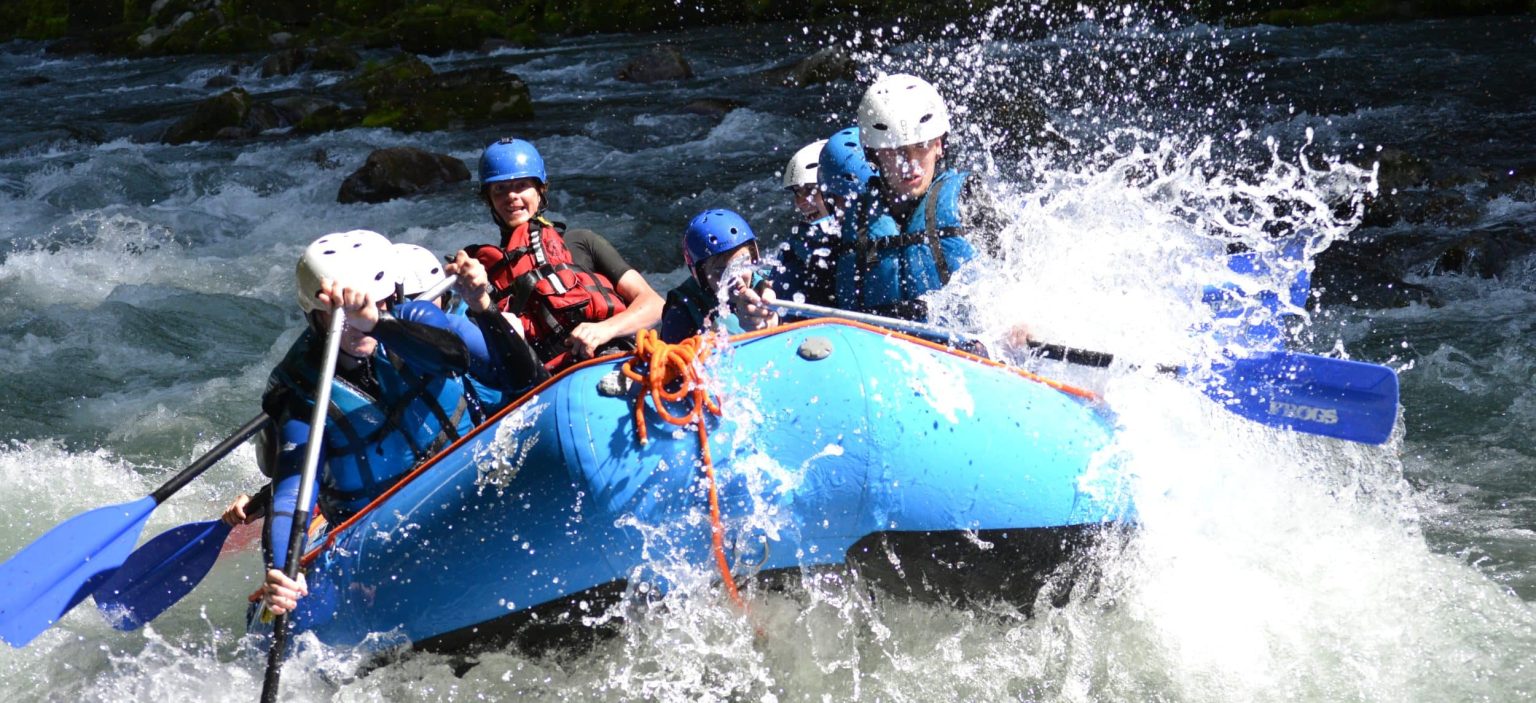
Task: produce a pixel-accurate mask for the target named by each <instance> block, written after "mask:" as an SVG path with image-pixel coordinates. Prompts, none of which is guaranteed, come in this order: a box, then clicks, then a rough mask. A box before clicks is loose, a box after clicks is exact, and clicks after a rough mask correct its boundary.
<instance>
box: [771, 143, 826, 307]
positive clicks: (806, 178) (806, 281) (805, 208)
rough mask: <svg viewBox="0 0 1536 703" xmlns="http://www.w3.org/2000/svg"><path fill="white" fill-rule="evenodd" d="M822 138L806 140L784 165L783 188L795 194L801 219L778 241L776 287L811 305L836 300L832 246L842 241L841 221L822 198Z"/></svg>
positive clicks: (796, 207) (791, 297) (786, 296)
mask: <svg viewBox="0 0 1536 703" xmlns="http://www.w3.org/2000/svg"><path fill="white" fill-rule="evenodd" d="M826 143H827V140H825V139H820V140H817V141H814V142H811V143H810V144H807V145H805V146H804V147H802V148H801V149H800V150H799V151H797V152H795V155H794V156H793V157H791V158H790V160H789V164H788V165H786V166H785V167H784V174H783V183H784V189H785V190H788V191H789V192H790V194H791V196H792V197H793V198H794V206H795V212H796V214H797V215H799V218H798V219H799V221H798V222H796V223H795V224H794V226H793V227H791V228H790V230H789V234H788V236H787V237H785V239H784V242H783V243H782V244H780V245H779V250H778V259H779V262H778V266H777V267H776V269H775V272H774V276H773V290H774V292H775V293H777V294H778V295H779V297H782V298H788V299H791V300H794V301H796V302H801V303H810V304H812V305H827V306H831V305H833V304H834V300H833V295H834V293H835V291H836V289H837V284H836V282H835V281H834V279H833V275H834V273H835V267H834V265H833V262H832V260H831V251H832V250H831V247H832V246H833V245H835V244H836V242H837V220H836V219H834V218H832V217H830V216H829V213H828V211H827V205H826V201H825V200H823V198H822V193H821V186H820V184H819V183H818V174H819V173H820V170H821V168H820V167H821V154H822V147H823V146H824V145H826Z"/></svg>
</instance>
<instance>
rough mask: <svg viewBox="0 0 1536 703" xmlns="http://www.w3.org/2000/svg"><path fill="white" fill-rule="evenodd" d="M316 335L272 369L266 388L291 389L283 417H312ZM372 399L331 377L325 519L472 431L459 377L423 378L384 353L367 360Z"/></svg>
mask: <svg viewBox="0 0 1536 703" xmlns="http://www.w3.org/2000/svg"><path fill="white" fill-rule="evenodd" d="M314 339H315V335H314V334H313V332H312V331H308V330H306V331H305V333H304V334H303V335H302V336H301V337H299V339H298V341H296V342H294V345H293V347H292V348H290V349H289V350H288V354H287V355H286V356H284V357H283V360H282V362H281V363H279V364H278V365H277V368H276V369H274V370H273V371H272V377H271V379H270V380H269V381H268V387H269V388H273V389H275V388H276V387H278V386H281V387H284V388H286V389H287V390H288V391H290V395H289V405H288V409H287V412H289V413H297V412H302V413H303V415H302V416H301V417H303V418H304V419H305V420H306V421H307V420H308V417H309V414H310V413H311V412H313V408H314V402H315V401H314V395H313V393H312V391H311V389H313V388H314V387H315V384H316V383H317V382H318V380H319V373H318V372H317V371H316V369H315V368H314V365H313V364H312V363H311V362H310V361H309V359H310V358H311V352H310V345H311V344H313V343H314ZM369 361H370V362H371V366H372V374H373V380H374V381H375V382H376V383H377V384H378V393H379V396H380V397H378V398H374V397H372V396H371V395H370V394H369V393H368V392H367V391H364V390H362V389H359V388H358V387H357V386H355V385H353V384H352V383H349V382H348V381H346V380H345V379H343V378H341V377H340V376H337V377H336V379H335V381H333V382H332V384H331V407H330V409H329V410H328V411H327V412H326V422H325V438H324V442H325V470H324V471H321V472H320V476H319V484H318V485H319V491H318V492H319V497H320V509H321V511H322V512H323V513H324V514H325V515H326V516H327V517H328V518H333V519H334V518H336V517H338V516H345V515H349V514H351V513H353V512H356V511H357V510H358V509H360V508H362V507H363V506H365V505H367V504H368V503H369V501H371V500H373V499H374V498H375V497H377V496H378V495H379V494H380V493H383V492H384V491H385V490H386V489H388V488H389V487H390V486H392V485H394V483H395V482H396V481H397V480H398V479H399V478H400V477H401V476H403V475H404V474H405V473H406V472H408V471H410V470H411V469H412V468H414V467H415V466H416V465H417V464H419V463H421V462H422V461H424V460H426V459H427V458H429V457H431V456H432V455H434V454H436V453H437V452H438V451H439V450H441V449H442V448H443V447H445V446H447V445H448V444H449V443H450V442H453V441H454V440H456V439H458V438H459V437H461V436H463V435H464V434H465V433H467V432H468V431H469V430H471V429H473V428H474V422H473V419H472V418H471V417H470V412H469V404H468V403H467V402H466V399H465V387H464V380H463V378H462V377H460V376H457V375H445V376H438V377H435V378H423V377H421V376H420V375H418V374H416V373H414V372H413V371H412V370H411V369H410V368H408V367H407V366H406V365H405V363H404V362H403V361H402V360H401V359H400V358H399V357H396V356H394V355H391V354H389V353H388V352H386V351H385V350H384V347H383V345H382V344H381V345H380V346H379V348H378V351H376V352H374V355H373V357H372V358H371V359H369Z"/></svg>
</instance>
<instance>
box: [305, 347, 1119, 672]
mask: <svg viewBox="0 0 1536 703" xmlns="http://www.w3.org/2000/svg"><path fill="white" fill-rule="evenodd" d="M627 359H631V358H630V357H624V358H615V357H609V358H606V359H599V360H594V361H592V362H588V363H586V364H583V365H581V366H578V367H576V368H573V369H570V370H568V371H566V372H564V373H562V374H560V375H558V376H556V377H555V378H553V379H551V380H550V381H548V382H546V383H544V384H542V385H541V386H539V387H538V388H536V389H534V390H533V391H532V392H530V393H529V394H527V395H526V396H524V397H523V398H521V399H519V400H518V401H517V402H516V403H514V404H513V405H511V406H510V407H508V408H507V409H505V410H504V411H502V412H500V413H499V414H497V415H496V416H495V417H494V418H492V419H491V420H490V421H489V422H487V423H486V424H484V425H483V426H481V427H479V428H478V429H477V430H476V431H475V432H474V433H473V434H471V435H469V436H466V437H464V438H463V439H462V440H460V441H459V442H457V443H455V444H454V445H453V446H451V447H449V448H448V449H447V450H445V451H444V452H443V453H442V454H441V455H439V456H437V457H435V458H434V459H433V460H431V461H429V462H427V463H426V464H424V465H423V466H422V467H421V468H419V469H417V470H416V471H415V472H413V473H412V474H411V475H410V476H409V477H408V478H407V479H406V480H404V481H402V482H401V483H400V484H399V485H397V486H396V487H394V488H393V489H391V491H390V492H388V493H386V494H385V495H384V496H382V497H381V498H380V499H379V500H378V501H375V502H374V503H373V504H372V505H371V506H369V507H368V508H367V509H365V510H364V511H363V512H361V513H359V514H358V515H356V516H354V517H352V518H351V519H349V520H348V521H346V522H344V523H342V524H340V525H338V526H336V527H335V528H334V529H332V530H331V531H330V532H329V534H328V535H327V536H325V537H324V538H323V539H322V540H321V541H320V542H319V543H318V544H317V545H315V546H314V549H312V550H311V551H310V552H309V554H307V555H306V569H307V574H308V582H309V587H310V593H311V595H310V597H308V598H306V599H304V601H302V603H301V606H300V608H299V610H298V611H296V612H295V614H294V616H293V626H294V628H295V631H309V632H313V633H314V634H315V635H316V636H318V638H319V639H320V640H321V641H323V642H326V643H329V644H333V645H356V644H363V645H364V646H365V647H371V646H378V647H380V648H383V647H386V646H387V647H396V646H399V645H401V644H404V643H409V644H410V645H411V646H412V647H414V648H418V649H425V650H431V651H462V650H465V649H469V648H476V647H482V646H499V645H501V644H504V643H506V642H509V641H518V642H522V643H525V644H526V643H527V642H528V640H527V639H526V638H527V637H529V636H530V633H534V632H547V631H548V627H549V626H550V625H557V626H558V625H562V624H564V625H573V626H577V627H579V626H580V624H581V620H582V618H583V617H590V616H593V615H596V614H598V613H600V612H601V610H602V609H603V608H605V607H606V606H607V605H609V604H612V603H613V602H615V600H616V599H618V598H621V597H623V594H624V593H625V592H626V589H630V588H633V587H635V586H637V585H638V584H640V583H646V584H648V586H647V590H649V591H650V592H652V593H655V592H658V591H664V590H665V589H666V588H668V584H667V581H666V577H665V575H664V574H662V573H660V572H659V571H658V569H656V568H654V567H655V565H656V564H657V563H659V562H663V561H664V562H666V563H668V564H676V563H680V562H682V563H696V564H698V565H699V568H701V569H710V570H715V569H716V567H717V566H719V567H720V570H721V571H724V570H725V569H729V570H731V572H732V573H731V576H730V579H729V581H730V583H727V580H726V578H725V577H724V576H723V575H721V574H720V573H719V572H717V574H716V577H717V578H719V579H720V580H721V582H722V585H728V586H729V587H730V588H731V589H732V591H733V592H734V588H735V582H737V581H741V582H745V580H746V578H747V577H748V576H749V575H751V574H764V573H773V572H780V573H782V572H784V571H785V570H798V569H811V568H818V567H847V568H851V569H854V570H855V571H857V573H858V574H859V576H860V578H863V579H866V580H868V581H869V582H871V583H873V584H875V585H877V586H879V587H881V588H882V589H884V590H888V591H895V592H898V593H903V594H911V595H913V596H917V597H920V598H935V599H969V598H978V597H979V598H990V597H999V598H1005V599H1009V600H1012V601H1015V602H1020V603H1023V604H1024V605H1025V606H1026V607H1027V605H1028V604H1029V603H1030V602H1032V601H1033V599H1034V598H1035V597H1036V594H1037V592H1038V591H1039V590H1040V588H1041V584H1042V583H1043V582H1044V581H1043V580H1044V578H1045V577H1046V576H1048V575H1049V574H1050V573H1051V572H1052V571H1053V570H1055V569H1056V568H1057V567H1058V566H1059V565H1061V564H1062V563H1063V562H1064V561H1065V560H1067V559H1069V558H1070V557H1071V556H1072V554H1073V552H1074V549H1075V548H1077V547H1079V546H1080V545H1083V544H1085V543H1087V542H1090V541H1091V540H1092V538H1093V536H1094V535H1095V534H1097V533H1098V532H1100V531H1101V529H1102V528H1103V527H1104V526H1106V525H1112V524H1117V523H1120V522H1123V521H1125V520H1127V519H1129V517H1130V514H1129V513H1130V507H1129V505H1128V503H1127V501H1126V500H1125V498H1124V492H1123V491H1122V490H1121V489H1120V487H1119V484H1118V476H1117V472H1116V471H1115V470H1114V468H1115V467H1114V461H1113V459H1112V457H1111V456H1110V454H1111V453H1110V452H1107V451H1105V449H1106V446H1107V445H1108V444H1109V442H1110V439H1111V433H1112V431H1113V430H1112V422H1111V419H1110V418H1108V417H1106V416H1105V415H1104V414H1103V410H1102V409H1101V408H1100V407H1098V406H1097V404H1096V403H1095V402H1094V400H1093V399H1092V397H1091V395H1090V394H1087V393H1085V392H1083V391H1078V390H1076V389H1073V388H1070V387H1067V386H1064V385H1061V384H1054V383H1051V382H1049V381H1047V380H1044V379H1040V378H1037V377H1034V376H1031V375H1029V374H1026V373H1023V372H1020V371H1018V370H1015V369H1011V368H1007V367H1004V366H1001V365H998V364H995V363H992V362H989V361H986V360H983V359H979V358H977V357H974V356H971V355H968V354H965V353H961V352H956V351H954V350H950V349H947V348H945V347H942V346H939V345H935V344H932V343H929V342H926V341H923V340H919V339H916V338H913V337H908V336H905V335H902V334H896V333H891V332H889V331H886V330H882V329H878V328H873V327H868V326H864V325H861V324H858V323H852V322H844V321H834V320H815V321H810V322H803V323H798V324H794V325H788V326H784V327H780V328H777V329H775V330H772V331H770V332H767V333H757V334H752V335H743V336H740V337H736V338H732V339H731V340H730V342H729V343H728V344H723V345H721V346H720V348H718V349H715V350H713V351H712V352H711V353H709V355H708V357H707V358H705V359H703V361H702V362H700V364H698V366H699V367H702V369H703V372H702V386H701V387H700V388H698V389H688V388H683V387H680V384H683V383H684V382H685V381H684V380H682V379H671V380H665V379H663V380H661V381H660V382H659V383H658V384H657V385H655V386H654V387H652V388H647V387H646V386H645V384H644V383H636V382H635V380H634V379H632V378H631V376H633V377H635V378H639V379H642V380H643V379H645V378H648V377H649V376H648V374H649V373H650V371H649V370H648V368H647V366H648V365H646V364H639V365H637V363H636V361H634V360H630V361H628V366H629V367H630V368H631V372H630V374H629V375H628V376H626V375H624V374H623V373H622V372H621V366H623V365H625V364H626V360H627ZM653 365H654V366H655V367H657V368H660V367H663V366H666V365H667V364H666V363H664V361H663V360H662V358H661V357H657V358H655V359H654V360H653ZM635 369H638V371H636V370H635ZM667 394H670V397H672V398H673V400H671V401H668V400H665V399H661V396H663V395H667ZM658 402H659V403H660V404H661V408H660V410H663V411H665V413H663V412H659V411H658V408H657V407H656V403H658ZM637 403H640V404H641V407H640V408H639V409H637ZM692 403H698V406H697V407H695V406H693V405H691V404H692ZM712 406H714V407H718V408H719V410H720V412H719V414H715V413H713V412H710V410H709V409H710V408H711V407H712ZM686 413H695V414H696V418H697V417H702V418H703V422H702V426H703V431H702V432H701V431H700V430H699V426H700V423H699V422H698V421H697V419H696V418H695V419H694V420H692V421H689V420H688V419H686V418H677V417H675V416H678V415H684V414H686ZM666 414H671V415H673V416H674V419H675V420H678V422H680V423H682V424H678V423H675V422H673V421H669V420H668V419H667V417H666V416H665V415H666ZM642 433H643V434H644V435H645V436H646V438H645V441H642V440H641V437H640V435H641V434H642ZM704 447H707V449H708V460H707V461H706V459H705V457H704V455H703V454H702V452H701V450H702V449H703V448H704ZM379 633H388V634H389V635H390V636H387V637H377V636H374V637H370V636H371V635H378V634H379Z"/></svg>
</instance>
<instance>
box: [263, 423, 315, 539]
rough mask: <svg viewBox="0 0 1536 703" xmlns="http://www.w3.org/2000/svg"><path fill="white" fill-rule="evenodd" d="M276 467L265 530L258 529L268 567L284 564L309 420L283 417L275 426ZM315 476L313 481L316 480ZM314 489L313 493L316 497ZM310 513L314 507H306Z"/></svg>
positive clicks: (301, 475) (307, 435) (307, 438)
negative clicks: (276, 443) (260, 533)
mask: <svg viewBox="0 0 1536 703" xmlns="http://www.w3.org/2000/svg"><path fill="white" fill-rule="evenodd" d="M277 435H278V451H277V467H276V470H275V471H274V472H273V476H272V505H271V506H270V507H269V508H268V510H267V522H266V529H264V530H262V548H263V551H264V553H265V554H266V558H267V566H268V567H269V568H274V569H281V568H283V567H284V566H286V565H287V564H288V537H289V535H290V534H292V530H293V513H294V506H296V505H297V504H298V502H299V481H300V480H301V479H302V478H303V472H304V449H305V447H307V446H308V445H309V423H308V422H306V421H303V420H297V419H294V418H291V417H290V418H287V419H285V420H283V421H282V422H281V423H280V424H279V425H278V430H277ZM318 465H319V466H325V448H324V447H321V449H320V462H319V464H318ZM318 480H319V479H318V477H317V478H316V481H317V483H318ZM319 494H320V491H318V490H316V491H315V495H316V496H319ZM309 509H310V511H311V514H313V511H314V509H315V506H314V504H313V502H312V503H311V505H310V506H309Z"/></svg>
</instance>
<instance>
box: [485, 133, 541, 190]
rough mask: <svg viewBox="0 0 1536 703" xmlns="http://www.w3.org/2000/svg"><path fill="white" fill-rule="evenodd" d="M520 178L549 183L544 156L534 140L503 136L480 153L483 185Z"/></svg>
mask: <svg viewBox="0 0 1536 703" xmlns="http://www.w3.org/2000/svg"><path fill="white" fill-rule="evenodd" d="M518 178H537V179H539V183H548V182H549V178H548V176H547V175H546V174H545V172H544V157H542V156H539V150H538V149H535V148H534V147H533V143H532V142H528V141H526V140H523V139H514V138H512V137H502V138H501V139H498V140H496V141H494V142H491V143H490V145H488V146H486V147H485V152H484V153H482V154H480V183H481V185H485V184H489V183H495V182H496V181H510V180H514V179H518Z"/></svg>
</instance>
